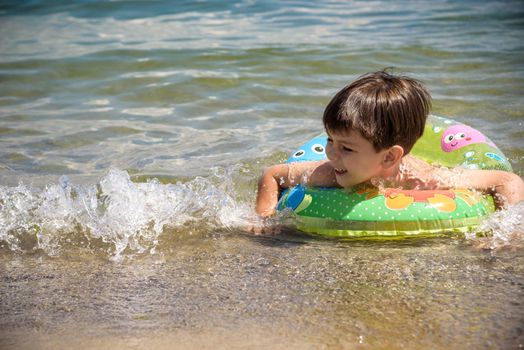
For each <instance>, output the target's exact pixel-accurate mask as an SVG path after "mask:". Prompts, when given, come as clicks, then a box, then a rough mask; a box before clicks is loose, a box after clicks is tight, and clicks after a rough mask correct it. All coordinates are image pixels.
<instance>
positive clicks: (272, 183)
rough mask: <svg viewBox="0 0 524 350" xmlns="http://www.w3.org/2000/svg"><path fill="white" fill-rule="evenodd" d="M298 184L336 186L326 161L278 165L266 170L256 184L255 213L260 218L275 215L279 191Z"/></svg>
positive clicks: (330, 168) (331, 169)
mask: <svg viewBox="0 0 524 350" xmlns="http://www.w3.org/2000/svg"><path fill="white" fill-rule="evenodd" d="M298 184H303V185H308V186H336V180H335V175H334V172H333V168H332V167H331V165H330V164H329V162H328V161H319V162H300V163H289V164H278V165H273V166H272V167H269V168H267V169H266V170H265V171H264V174H263V175H262V177H261V178H260V180H259V182H258V193H257V200H256V212H257V213H258V215H260V216H262V217H267V216H271V215H273V214H274V213H275V207H276V205H277V203H278V198H279V195H280V191H281V190H282V189H284V188H288V187H292V186H295V185H298Z"/></svg>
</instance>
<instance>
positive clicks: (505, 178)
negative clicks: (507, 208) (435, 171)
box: [448, 169, 524, 208]
mask: <svg viewBox="0 0 524 350" xmlns="http://www.w3.org/2000/svg"><path fill="white" fill-rule="evenodd" d="M448 171H449V172H451V173H452V175H451V176H450V177H448V178H450V179H452V180H451V183H450V184H449V185H450V186H451V187H455V188H473V189H475V190H478V191H481V192H484V193H489V194H491V195H493V197H494V199H495V202H496V205H497V208H501V207H503V206H504V205H505V204H515V203H518V202H520V201H522V200H524V181H522V179H521V178H520V176H518V175H516V174H513V173H510V172H507V171H500V170H468V169H453V170H448Z"/></svg>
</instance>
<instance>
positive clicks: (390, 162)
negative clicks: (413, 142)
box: [382, 145, 404, 168]
mask: <svg viewBox="0 0 524 350" xmlns="http://www.w3.org/2000/svg"><path fill="white" fill-rule="evenodd" d="M403 156H404V148H403V147H402V146H399V145H394V146H391V147H390V148H389V149H387V150H386V154H385V155H384V159H383V160H382V166H383V167H384V168H390V167H392V166H394V165H396V164H398V163H399V162H400V160H401V159H402V157H403Z"/></svg>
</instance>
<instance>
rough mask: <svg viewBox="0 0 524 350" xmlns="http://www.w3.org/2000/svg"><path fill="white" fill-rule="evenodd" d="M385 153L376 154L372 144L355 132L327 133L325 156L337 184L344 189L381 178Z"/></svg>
mask: <svg viewBox="0 0 524 350" xmlns="http://www.w3.org/2000/svg"><path fill="white" fill-rule="evenodd" d="M386 153H387V150H383V151H379V152H377V151H376V150H375V148H374V147H373V144H372V143H371V142H370V141H368V140H366V139H365V138H364V137H362V135H360V133H359V132H357V131H354V130H349V131H347V132H340V131H337V132H329V131H328V142H327V145H326V156H327V158H328V159H329V161H330V163H331V165H332V167H333V171H334V173H335V178H336V180H337V183H338V184H339V185H340V186H342V187H344V188H348V187H353V186H356V185H359V184H361V183H364V182H368V181H369V180H371V179H372V178H374V177H379V176H382V175H383V174H384V167H383V161H384V159H385V156H386Z"/></svg>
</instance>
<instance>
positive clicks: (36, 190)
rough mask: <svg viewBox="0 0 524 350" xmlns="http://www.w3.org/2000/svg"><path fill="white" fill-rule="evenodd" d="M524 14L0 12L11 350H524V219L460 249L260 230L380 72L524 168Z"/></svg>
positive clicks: (469, 9) (123, 8) (156, 8)
mask: <svg viewBox="0 0 524 350" xmlns="http://www.w3.org/2000/svg"><path fill="white" fill-rule="evenodd" d="M523 14H524V8H523V6H522V4H521V2H520V1H481V2H478V1H475V2H474V1H461V2H447V1H442V2H415V3H413V2H406V1H396V2H385V1H372V2H360V1H352V2H338V1H322V2H316V3H315V4H312V3H310V2H301V1H279V2H272V1H235V2H221V1H200V2H177V4H176V5H174V4H172V3H170V2H163V1H156V2H130V1H112V2H100V1H90V2H85V1H76V2H61V1H52V2H40V1H21V2H20V1H18V2H3V3H2V4H0V38H1V39H0V82H1V83H0V260H1V265H0V266H1V270H0V277H1V278H2V283H1V284H0V300H1V302H0V347H2V348H7V349H10V348H27V349H29V348H44V349H46V348H70V347H72V346H73V344H74V347H75V348H112V349H113V348H129V347H133V348H173V347H178V348H205V347H213V348H215V347H223V348H235V347H237V348H245V347H249V348H268V347H271V348H315V349H317V348H363V349H366V348H369V349H374V348H406V349H419V348H428V347H430V348H434V349H447V348H450V347H456V346H457V345H458V346H459V347H461V348H475V349H477V348H480V349H482V348H485V349H493V348H498V349H507V348H519V347H522V346H524V335H523V329H524V308H523V306H522V303H521V300H522V299H523V298H522V297H523V293H524V287H523V283H524V274H523V270H522V266H524V264H523V258H524V254H523V247H524V244H523V243H524V239H523V234H522V233H523V232H524V227H523V220H522V217H523V215H524V209H523V206H522V205H520V206H515V207H512V208H509V210H505V211H503V212H500V213H497V214H495V215H494V217H492V218H490V219H488V220H487V221H486V222H485V223H484V227H483V228H482V231H490V232H491V234H490V236H489V237H483V238H479V237H477V236H476V235H475V233H474V232H472V233H471V234H468V235H466V236H465V237H449V238H443V239H442V238H438V239H409V240H403V241H355V240H353V241H351V240H350V241H333V240H322V239H317V238H313V237H308V236H304V235H301V234H300V233H298V232H294V231H292V230H286V231H285V232H284V233H283V234H282V235H279V236H275V237H269V236H261V237H258V236H257V237H255V236H251V235H250V234H248V233H247V232H245V231H244V227H245V225H246V223H250V222H252V221H253V220H255V218H254V211H253V204H252V201H253V198H254V195H255V185H256V182H257V177H258V176H259V174H260V172H261V171H262V169H263V168H264V167H265V166H267V165H270V164H272V163H274V162H279V161H282V160H284V159H285V158H286V157H287V154H288V153H289V152H290V151H291V150H292V149H294V148H295V147H296V146H297V145H300V144H302V143H303V142H304V141H305V140H307V139H309V138H310V137H312V136H314V135H316V134H318V133H319V132H320V131H321V129H322V126H321V121H320V115H321V113H322V111H323V108H324V106H325V104H326V103H327V101H328V100H329V98H330V96H332V95H333V94H334V93H335V92H336V91H338V89H340V88H341V87H342V86H344V85H345V84H347V83H348V82H349V81H351V80H353V79H355V78H356V77H357V76H358V75H360V74H362V73H365V72H368V71H373V70H378V69H382V68H384V67H391V66H393V67H394V68H395V70H394V71H396V72H400V73H406V74H409V75H412V76H415V77H417V78H419V79H421V80H423V81H425V82H426V84H427V85H428V87H429V88H430V90H431V92H432V95H433V97H434V103H433V113H434V114H437V115H443V116H449V117H452V118H455V119H457V120H460V121H462V122H465V123H467V124H469V125H472V126H474V127H476V128H478V129H481V130H482V131H484V132H485V133H486V134H487V135H488V136H489V137H490V138H491V139H492V140H493V141H494V142H495V143H496V144H497V145H498V146H499V147H500V148H501V149H502V150H503V151H504V152H505V154H506V155H507V156H508V158H509V159H510V161H511V162H512V166H513V168H514V170H515V172H516V173H518V174H519V175H521V176H522V174H523V173H524V161H523V160H524V138H523V135H524V124H523V123H524V118H523V116H524V112H523V111H524V106H523V100H522V95H523V93H524V66H523V64H522V57H523V52H524V47H523V45H522V40H521V38H522V36H523V34H524V21H523V18H524V16H523Z"/></svg>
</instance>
